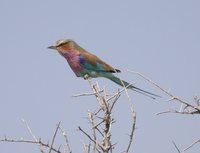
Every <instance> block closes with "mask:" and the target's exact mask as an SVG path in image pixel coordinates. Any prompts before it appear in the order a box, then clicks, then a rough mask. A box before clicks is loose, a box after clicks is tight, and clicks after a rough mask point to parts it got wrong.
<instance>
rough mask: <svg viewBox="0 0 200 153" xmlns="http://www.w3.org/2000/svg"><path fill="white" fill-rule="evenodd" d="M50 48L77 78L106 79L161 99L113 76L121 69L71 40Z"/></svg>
mask: <svg viewBox="0 0 200 153" xmlns="http://www.w3.org/2000/svg"><path fill="white" fill-rule="evenodd" d="M48 48H50V49H55V50H57V51H58V52H59V53H60V54H61V55H62V56H63V57H64V58H65V59H66V60H67V62H68V63H69V66H70V67H71V69H72V70H73V71H74V73H75V75H76V76H77V77H83V78H86V76H87V77H91V78H96V77H104V78H107V79H110V80H112V81H113V82H115V83H117V84H118V85H120V86H125V87H127V88H128V89H132V90H134V91H136V92H138V93H141V94H143V95H146V96H149V97H151V98H153V99H155V97H154V96H156V97H159V96H158V95H156V94H153V93H151V92H148V91H145V90H142V89H140V88H138V87H135V86H133V85H131V84H129V83H128V82H126V81H124V80H121V79H119V78H118V77H116V76H115V75H114V74H113V73H118V72H121V71H120V70H119V69H115V68H113V67H111V66H110V65H109V64H107V63H106V62H104V61H102V60H101V59H100V58H98V57H97V56H95V55H93V54H91V53H89V52H88V51H86V50H85V49H83V48H82V47H80V46H79V45H78V44H77V43H76V42H75V41H73V40H71V39H63V40H59V41H57V42H56V44H54V45H52V46H49V47H48Z"/></svg>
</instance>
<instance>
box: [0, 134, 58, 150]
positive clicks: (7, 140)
mask: <svg viewBox="0 0 200 153" xmlns="http://www.w3.org/2000/svg"><path fill="white" fill-rule="evenodd" d="M0 141H1V142H9V143H30V144H37V145H40V146H42V147H45V148H51V150H52V151H54V152H56V153H61V152H60V151H59V150H57V149H55V148H54V147H50V146H49V144H48V143H44V142H42V141H41V140H39V141H33V140H15V139H8V138H7V137H5V138H4V139H0ZM43 152H44V151H43Z"/></svg>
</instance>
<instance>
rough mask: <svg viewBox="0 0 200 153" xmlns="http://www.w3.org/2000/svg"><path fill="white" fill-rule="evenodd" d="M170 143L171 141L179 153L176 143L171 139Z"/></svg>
mask: <svg viewBox="0 0 200 153" xmlns="http://www.w3.org/2000/svg"><path fill="white" fill-rule="evenodd" d="M172 143H173V145H174V147H175V148H176V150H177V152H178V153H181V152H180V150H179V148H178V147H177V145H176V143H175V142H174V141H172Z"/></svg>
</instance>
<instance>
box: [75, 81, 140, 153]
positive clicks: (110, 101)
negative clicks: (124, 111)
mask: <svg viewBox="0 0 200 153" xmlns="http://www.w3.org/2000/svg"><path fill="white" fill-rule="evenodd" d="M88 82H89V84H90V87H91V89H92V93H89V94H85V93H83V94H79V95H78V96H91V95H94V96H95V97H96V99H97V101H98V104H99V106H100V109H99V110H98V111H97V112H89V113H88V120H89V123H90V124H91V126H92V128H91V134H89V133H87V132H86V131H84V130H83V129H82V128H81V127H80V126H79V127H78V129H79V130H80V131H81V132H82V133H83V134H84V135H85V136H87V137H88V139H89V140H90V141H91V142H93V144H94V145H93V146H92V148H93V152H95V151H97V152H99V153H100V152H103V153H112V152H113V149H114V146H115V144H113V143H112V141H111V137H112V134H111V128H112V125H113V123H114V122H115V120H114V118H113V116H112V113H113V109H114V106H115V104H116V103H117V100H118V99H119V97H120V96H121V94H122V93H123V92H126V94H127V96H128V99H129V103H130V110H131V113H132V117H133V118H132V119H133V121H132V123H133V124H132V127H131V132H130V134H129V141H128V145H127V148H126V149H125V151H124V152H125V153H128V152H129V149H130V147H131V144H132V141H133V134H134V131H135V124H136V113H135V111H134V109H133V106H132V104H131V98H130V97H129V95H128V92H127V87H124V88H123V89H122V90H118V91H117V92H116V93H115V94H113V95H107V94H106V91H105V89H103V90H101V89H100V87H99V85H98V83H95V84H93V82H92V81H91V80H90V79H88ZM76 97H77V96H76ZM90 145H91V144H89V145H87V146H90ZM84 146H85V145H84ZM90 148H91V146H90Z"/></svg>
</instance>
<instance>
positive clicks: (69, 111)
mask: <svg viewBox="0 0 200 153" xmlns="http://www.w3.org/2000/svg"><path fill="white" fill-rule="evenodd" d="M199 8H200V1H199V0H190V1H188V0H168V1H160V0H140V1H139V0H133V1H131V0H129V1H116V0H110V1H106V0H101V1H90V0H85V1H81V0H76V1H75V0H74V1H72V0H71V1H67V0H65V1H64V0H57V1H39V0H35V1H25V0H19V1H10V0H2V1H1V5H0V19H1V28H0V34H1V35H0V42H1V45H0V70H1V75H0V93H1V94H0V95H1V96H0V103H1V107H0V121H1V125H0V137H3V136H4V135H7V136H8V137H13V138H20V137H23V138H27V139H29V138H31V136H30V135H29V133H28V131H27V130H26V128H25V126H24V124H23V123H22V122H21V118H24V119H25V120H26V121H27V122H28V123H29V124H30V126H31V128H32V130H33V132H34V133H35V135H36V136H38V137H42V138H43V139H44V141H48V140H49V141H50V140H51V138H52V135H53V131H54V129H55V124H56V123H58V122H59V121H61V122H62V125H63V127H64V128H65V130H66V131H67V132H68V136H69V140H70V144H71V148H72V150H73V152H82V148H83V147H82V142H81V140H82V139H84V136H83V135H82V134H81V133H80V132H77V130H76V129H77V126H78V125H81V126H82V127H84V128H87V120H86V119H85V118H84V117H85V115H86V113H87V110H88V109H90V110H95V108H96V101H95V98H94V97H82V98H73V97H72V95H74V94H77V93H81V92H90V87H89V85H88V83H87V81H84V80H83V79H80V78H76V77H75V75H74V74H73V72H72V71H71V69H70V68H69V66H68V64H67V63H66V61H65V60H64V58H62V57H60V55H59V54H58V53H56V52H53V51H52V50H48V49H47V46H49V45H51V44H53V43H54V42H55V41H56V40H58V39H61V38H71V39H74V40H75V41H77V42H78V43H79V44H80V45H81V46H82V47H83V48H85V49H87V50H89V51H90V52H92V53H94V54H96V55H97V56H99V57H100V58H102V59H103V60H105V61H107V62H108V63H109V64H110V65H112V66H114V67H116V68H119V69H121V70H122V73H121V74H120V76H121V77H122V78H124V79H125V80H127V81H129V82H137V86H139V87H140V88H143V89H146V90H148V91H152V92H155V93H158V94H161V95H163V94H162V93H161V92H160V91H159V90H157V89H156V88H155V87H153V86H151V85H149V84H148V83H147V82H145V81H144V80H142V79H141V78H139V77H138V76H136V75H135V74H132V73H130V72H127V69H131V70H135V71H139V72H141V73H143V74H145V75H146V76H148V77H150V78H151V79H153V80H154V81H156V82H157V83H158V84H160V85H161V86H162V87H164V88H166V89H168V88H170V89H171V91H172V92H173V93H174V94H176V95H177V96H180V97H182V98H184V99H185V100H188V101H193V97H194V96H200V81H199V78H200V72H199V69H198V65H199V58H200V28H199V27H200V20H199V19H200V9H199ZM96 80H97V81H98V82H99V84H100V85H101V86H102V87H104V86H106V87H107V89H108V90H109V91H112V90H117V89H118V88H119V87H118V86H117V85H115V84H114V83H113V82H111V81H108V80H106V79H101V78H99V79H96ZM130 95H131V97H132V99H133V103H134V106H135V109H136V111H137V117H138V118H137V130H136V132H135V137H134V145H133V146H132V148H131V149H132V150H131V152H135V153H147V152H148V153H149V152H150V153H161V152H162V153H172V152H176V150H175V148H174V146H173V144H172V140H174V141H175V142H176V143H177V145H178V146H179V147H180V148H184V147H186V146H188V145H189V144H190V143H192V142H193V141H194V140H196V139H198V138H200V134H199V126H200V122H199V117H198V116H185V115H176V114H166V115H161V116H156V115H155V114H156V113H157V112H160V111H163V110H166V109H168V108H174V107H176V108H177V106H178V105H175V104H173V102H171V103H168V102H166V101H165V100H166V99H167V98H168V97H165V95H163V96H164V98H162V99H159V100H157V101H153V100H151V99H149V98H147V97H144V96H142V95H139V94H136V93H133V92H130ZM115 111H116V112H115V114H114V117H116V120H117V123H116V124H115V125H113V132H114V133H113V135H115V134H117V135H115V136H114V140H113V141H114V142H118V147H117V148H116V151H115V152H119V151H122V150H123V149H124V147H125V142H126V141H127V133H128V129H127V128H128V127H129V120H130V118H129V117H130V116H129V115H126V112H128V111H129V110H128V102H127V98H126V97H125V96H122V97H121V98H120V100H119V103H118V104H117V107H116V110H115ZM62 142H63V141H62V140H58V141H57V143H56V144H57V145H59V144H60V143H62ZM79 146H80V147H79ZM199 150H200V145H196V146H195V147H194V148H192V149H191V150H190V151H188V152H189V153H197V152H198V151H199ZM0 152H3V153H10V152H20V153H25V152H29V153H35V152H39V150H38V148H37V147H36V146H34V145H24V144H5V143H3V144H2V143H0Z"/></svg>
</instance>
